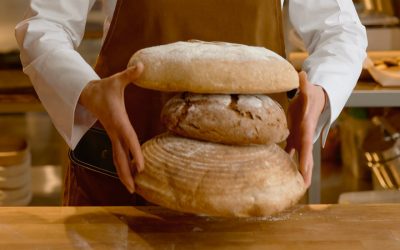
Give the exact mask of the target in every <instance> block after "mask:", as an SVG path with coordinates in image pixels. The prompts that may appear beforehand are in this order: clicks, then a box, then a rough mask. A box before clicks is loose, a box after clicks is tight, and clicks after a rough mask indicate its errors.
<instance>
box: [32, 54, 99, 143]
mask: <svg viewBox="0 0 400 250" xmlns="http://www.w3.org/2000/svg"><path fill="white" fill-rule="evenodd" d="M24 72H25V73H26V74H27V75H29V77H30V79H31V81H32V84H33V86H34V88H35V90H36V93H37V94H38V96H39V99H40V100H41V103H42V104H43V106H44V107H45V109H46V111H47V113H48V114H49V116H50V118H51V120H52V121H53V124H54V126H55V128H56V129H57V131H58V132H59V134H60V135H61V137H62V138H63V139H64V140H65V142H66V143H67V144H68V146H69V147H70V148H71V149H74V148H75V147H76V145H77V144H78V142H79V141H80V139H81V138H82V136H83V135H84V134H85V133H86V132H87V131H88V130H89V128H90V127H91V126H93V124H94V123H95V122H96V120H97V119H96V117H95V116H94V115H93V114H92V113H91V112H90V111H88V110H87V109H86V108H84V107H83V106H82V105H80V104H79V103H78V101H79V97H80V95H81V92H82V90H83V89H84V88H85V86H86V85H87V84H88V83H89V82H90V81H92V80H97V79H99V76H98V75H97V74H96V72H95V71H94V70H93V68H92V67H91V66H90V65H88V64H87V63H86V62H85V61H84V60H83V58H82V57H81V56H80V55H79V54H78V53H77V52H76V51H71V50H57V51H53V52H50V53H47V54H45V55H43V56H41V57H39V58H37V59H36V60H35V61H33V62H32V63H31V64H30V65H28V66H27V67H25V68H24Z"/></svg>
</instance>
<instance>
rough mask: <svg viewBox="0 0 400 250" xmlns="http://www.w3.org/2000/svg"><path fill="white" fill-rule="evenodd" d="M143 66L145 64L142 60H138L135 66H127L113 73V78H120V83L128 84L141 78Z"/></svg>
mask: <svg viewBox="0 0 400 250" xmlns="http://www.w3.org/2000/svg"><path fill="white" fill-rule="evenodd" d="M143 68H144V66H143V64H142V63H141V62H138V63H136V64H134V65H133V66H131V67H129V68H127V69H126V70H124V71H122V72H119V73H117V74H115V75H113V76H112V78H115V79H114V80H118V81H119V82H120V83H122V84H123V86H126V85H128V84H129V83H132V82H134V81H135V80H136V79H138V78H139V76H140V75H141V74H142V72H143Z"/></svg>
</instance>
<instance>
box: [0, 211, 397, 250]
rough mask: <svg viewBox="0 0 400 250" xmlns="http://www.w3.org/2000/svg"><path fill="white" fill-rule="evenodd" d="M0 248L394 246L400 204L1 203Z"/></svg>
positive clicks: (367, 247)
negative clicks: (262, 207) (224, 209)
mask: <svg viewBox="0 0 400 250" xmlns="http://www.w3.org/2000/svg"><path fill="white" fill-rule="evenodd" d="M0 232H1V233H0V249H71V248H77V249H93V248H94V249H307V250H309V249H324V250H326V249H328V250H329V249H335V250H336V249H353V250H357V249H385V250H388V249H400V204H397V205H396V204H384V205H298V206H295V207H293V208H291V209H290V210H288V211H285V212H283V213H281V214H279V215H276V216H272V217H269V218H250V219H241V218H236V219H235V218H212V217H205V216H194V215H187V214H182V213H178V212H173V211H170V210H166V209H163V208H160V207H18V208H16V207H9V208H7V207H3V208H0Z"/></svg>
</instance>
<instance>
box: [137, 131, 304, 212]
mask: <svg viewBox="0 0 400 250" xmlns="http://www.w3.org/2000/svg"><path fill="white" fill-rule="evenodd" d="M142 150H143V155H144V160H145V170H144V171H143V172H142V173H139V174H136V175H135V185H136V191H137V193H139V194H140V195H141V196H143V197H144V198H145V199H146V200H148V201H150V202H153V203H155V204H158V205H161V206H164V207H167V208H170V209H174V210H178V211H183V212H190V213H196V214H206V215H213V216H239V217H247V216H268V215H270V214H273V213H275V212H279V211H282V210H284V209H285V208H287V207H289V206H291V205H293V204H295V203H296V202H297V201H298V200H299V199H300V197H302V195H303V194H304V192H305V190H306V187H305V185H304V181H303V178H302V176H301V175H300V173H299V171H298V170H297V165H296V163H295V162H294V161H293V160H292V159H291V158H290V157H289V155H288V154H287V153H285V152H284V151H283V150H282V149H281V148H280V147H279V146H277V145H275V144H271V145H251V146H229V145H224V144H219V143H212V142H205V141H199V140H193V139H187V138H184V137H178V136H174V135H171V134H162V135H160V136H157V137H155V138H153V139H151V140H149V141H147V142H146V143H145V144H144V145H143V146H142Z"/></svg>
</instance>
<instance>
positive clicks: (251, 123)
mask: <svg viewBox="0 0 400 250" xmlns="http://www.w3.org/2000/svg"><path fill="white" fill-rule="evenodd" d="M161 121H162V122H163V124H164V125H165V126H166V128H167V129H168V130H170V131H172V132H174V133H175V134H178V135H181V136H184V137H188V138H194V139H199V140H205V141H211V142H219V143H225V144H237V145H246V144H271V143H279V142H282V141H283V140H285V139H286V138H287V136H288V134H289V130H288V128H287V122H286V116H285V112H284V111H283V109H282V107H281V106H280V105H279V104H278V103H277V102H275V101H274V100H273V99H271V98H270V97H268V96H266V95H212V94H211V95H209V94H207V95H204V94H192V93H188V92H185V93H182V94H178V95H176V96H174V97H173V98H171V99H170V100H169V101H168V102H167V103H166V104H165V105H164V108H163V110H162V113H161Z"/></svg>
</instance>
